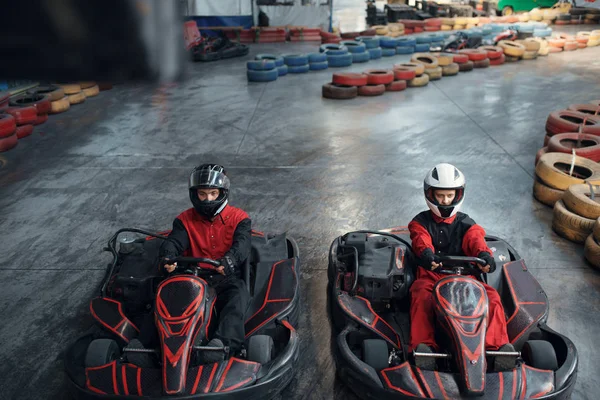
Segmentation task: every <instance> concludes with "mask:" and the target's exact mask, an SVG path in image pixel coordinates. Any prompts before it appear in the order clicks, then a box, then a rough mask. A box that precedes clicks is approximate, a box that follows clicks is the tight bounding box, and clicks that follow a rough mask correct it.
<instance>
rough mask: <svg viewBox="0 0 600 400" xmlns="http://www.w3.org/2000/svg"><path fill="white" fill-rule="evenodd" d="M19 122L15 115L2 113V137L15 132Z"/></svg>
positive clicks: (0, 116) (0, 124) (0, 119)
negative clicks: (16, 120)
mask: <svg viewBox="0 0 600 400" xmlns="http://www.w3.org/2000/svg"><path fill="white" fill-rule="evenodd" d="M15 129H17V123H16V122H15V117H13V116H12V115H10V114H0V138H5V137H9V136H10V135H12V134H13V133H15Z"/></svg>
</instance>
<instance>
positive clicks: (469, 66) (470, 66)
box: [458, 60, 474, 72]
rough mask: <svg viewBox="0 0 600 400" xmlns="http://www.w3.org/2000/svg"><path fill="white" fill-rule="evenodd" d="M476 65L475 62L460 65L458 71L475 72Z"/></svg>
mask: <svg viewBox="0 0 600 400" xmlns="http://www.w3.org/2000/svg"><path fill="white" fill-rule="evenodd" d="M473 68H474V64H473V61H471V60H469V61H467V62H466V63H462V64H458V69H459V70H460V72H469V71H473Z"/></svg>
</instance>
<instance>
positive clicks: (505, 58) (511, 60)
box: [504, 55, 521, 63]
mask: <svg viewBox="0 0 600 400" xmlns="http://www.w3.org/2000/svg"><path fill="white" fill-rule="evenodd" d="M520 59H521V58H520V57H513V56H507V55H505V56H504V61H505V62H510V63H513V62H517V61H519V60H520Z"/></svg>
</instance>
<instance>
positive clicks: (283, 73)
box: [277, 64, 288, 76]
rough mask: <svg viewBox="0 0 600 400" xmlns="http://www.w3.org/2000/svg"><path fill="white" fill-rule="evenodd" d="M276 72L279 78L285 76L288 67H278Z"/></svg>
mask: <svg viewBox="0 0 600 400" xmlns="http://www.w3.org/2000/svg"><path fill="white" fill-rule="evenodd" d="M277 72H279V76H284V75H287V73H288V66H287V65H285V64H283V65H280V66H279V67H277Z"/></svg>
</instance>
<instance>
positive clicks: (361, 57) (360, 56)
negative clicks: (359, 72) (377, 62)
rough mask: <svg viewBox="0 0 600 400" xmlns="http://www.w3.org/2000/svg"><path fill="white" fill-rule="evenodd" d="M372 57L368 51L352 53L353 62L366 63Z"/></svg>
mask: <svg viewBox="0 0 600 400" xmlns="http://www.w3.org/2000/svg"><path fill="white" fill-rule="evenodd" d="M370 59H371V54H370V53H369V52H368V51H363V52H362V53H352V63H353V64H354V63H364V62H367V61H369V60H370Z"/></svg>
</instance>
